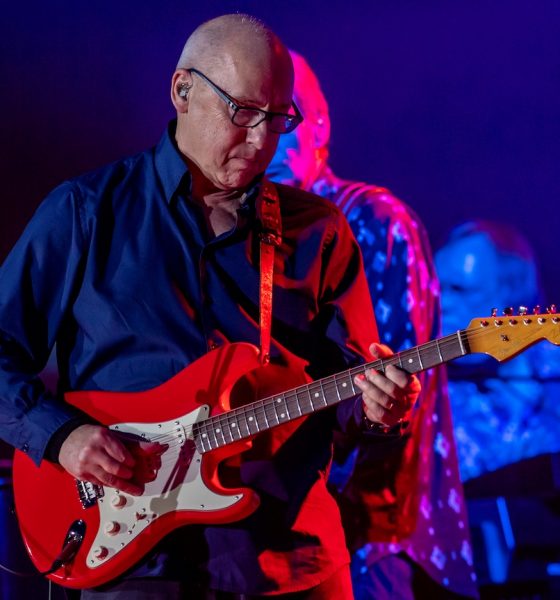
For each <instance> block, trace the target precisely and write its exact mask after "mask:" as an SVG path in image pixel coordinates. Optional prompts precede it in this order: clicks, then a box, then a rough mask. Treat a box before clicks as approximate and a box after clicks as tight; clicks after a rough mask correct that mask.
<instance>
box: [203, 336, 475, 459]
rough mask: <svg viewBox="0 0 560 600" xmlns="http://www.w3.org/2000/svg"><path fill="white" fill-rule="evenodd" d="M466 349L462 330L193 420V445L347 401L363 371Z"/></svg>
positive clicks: (213, 443) (211, 445) (211, 446)
mask: <svg viewBox="0 0 560 600" xmlns="http://www.w3.org/2000/svg"><path fill="white" fill-rule="evenodd" d="M468 353H469V349H468V342H467V336H466V332H465V331H464V330H461V331H457V333H454V334H452V335H448V336H446V337H443V338H440V339H438V340H434V341H431V342H427V343H426V344H422V345H421V346H415V347H414V348H410V349H408V350H403V351H402V352H398V353H397V354H393V355H392V356H390V357H388V358H384V359H378V360H375V361H373V362H370V363H367V364H364V365H360V366H359V367H354V368H352V369H349V370H347V371H343V372H341V373H338V374H336V375H331V376H329V377H325V378H323V379H318V380H317V381H313V382H311V383H308V384H306V385H302V386H300V387H297V388H293V389H291V390H288V391H286V392H282V393H280V394H276V395H274V396H270V397H268V398H264V399H263V400H257V401H256V402H252V403H250V404H247V405H245V406H241V407H239V408H236V409H233V410H231V411H228V412H226V413H223V414H220V415H216V416H215V417H210V418H209V419H206V420H204V421H201V422H198V423H195V424H194V425H193V435H194V438H195V443H196V446H197V449H198V451H199V452H201V453H204V452H208V451H210V450H215V449H216V448H220V447H222V446H225V445H227V444H231V443H233V442H237V441H240V440H244V439H247V438H249V437H251V436H254V435H255V434H257V433H261V432H262V431H266V430H268V429H271V428H272V427H277V426H278V425H281V424H282V423H287V422H289V421H292V420H294V419H298V418H299V417H302V416H305V415H309V414H311V413H314V412H316V411H319V410H322V409H324V408H326V407H327V406H333V405H335V404H338V403H339V402H342V401H343V400H348V399H350V398H352V397H354V396H356V395H357V394H359V393H360V390H359V389H358V388H356V387H355V385H354V377H355V376H356V375H359V374H363V373H365V371H366V370H367V369H375V370H377V371H381V372H385V369H386V368H387V367H388V366H389V365H396V366H398V367H400V368H401V369H403V370H405V371H407V372H408V373H418V372H420V371H424V370H426V369H431V368H432V367H435V366H437V365H440V364H442V363H444V362H447V361H449V360H453V359H454V358H458V357H459V356H463V355H465V354H468Z"/></svg>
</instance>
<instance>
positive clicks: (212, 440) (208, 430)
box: [204, 419, 220, 450]
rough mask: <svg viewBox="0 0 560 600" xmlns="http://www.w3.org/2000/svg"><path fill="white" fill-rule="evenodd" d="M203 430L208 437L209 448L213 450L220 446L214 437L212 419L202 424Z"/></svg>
mask: <svg viewBox="0 0 560 600" xmlns="http://www.w3.org/2000/svg"><path fill="white" fill-rule="evenodd" d="M204 430H205V432H206V434H207V436H208V442H209V443H210V448H211V449H212V450H214V449H215V448H217V447H218V446H219V445H220V444H219V442H218V438H217V437H216V432H215V431H214V419H208V421H206V423H205V424H204Z"/></svg>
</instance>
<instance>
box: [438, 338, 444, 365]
mask: <svg viewBox="0 0 560 600" xmlns="http://www.w3.org/2000/svg"><path fill="white" fill-rule="evenodd" d="M436 348H437V351H438V357H439V362H440V363H442V362H444V360H443V355H442V353H441V348H440V347H439V340H436Z"/></svg>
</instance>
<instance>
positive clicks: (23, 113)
mask: <svg viewBox="0 0 560 600" xmlns="http://www.w3.org/2000/svg"><path fill="white" fill-rule="evenodd" d="M236 10H240V11H246V12H250V13H253V14H255V15H257V16H260V17H262V18H263V19H264V20H265V21H267V22H268V23H269V24H270V25H271V26H272V27H273V29H275V30H276V31H277V33H279V34H280V36H281V37H282V38H283V39H284V41H285V42H286V43H287V44H288V45H289V46H291V47H293V48H294V49H296V50H298V51H300V52H301V53H302V54H303V55H304V56H306V57H307V58H308V60H309V62H310V63H311V65H312V66H313V67H314V69H315V70H316V71H317V73H318V75H319V79H320V80H321V82H322V84H323V88H324V91H325V94H326V96H327V98H328V100H329V102H330V106H331V114H332V120H333V136H332V165H333V167H334V168H335V170H336V172H337V173H338V174H339V175H340V176H343V177H346V178H355V179H363V180H367V181H369V182H372V183H377V184H380V185H384V186H387V187H389V188H391V189H392V190H393V192H395V193H396V194H397V195H398V196H400V197H401V198H402V199H404V200H406V201H407V202H408V203H409V204H411V205H412V206H413V207H414V209H415V210H416V211H417V212H418V213H419V214H420V216H421V217H422V218H423V220H424V222H425V224H426V226H427V228H428V231H429V233H430V236H431V239H432V243H433V245H434V246H435V247H437V246H438V245H440V244H441V243H442V241H443V240H444V238H445V234H446V233H447V231H448V230H449V228H450V227H451V226H452V225H454V224H456V223H457V222H458V221H460V220H463V219H467V218H473V217H483V218H495V219H503V220H504V221H508V222H511V223H514V224H517V225H518V226H519V227H520V228H521V229H522V230H523V231H524V232H525V233H526V235H527V236H528V237H529V239H530V241H531V242H532V243H533V245H534V246H535V249H536V251H537V254H538V257H539V263H540V267H541V269H542V272H543V279H544V282H545V288H546V296H547V299H548V300H549V302H553V301H556V302H557V303H560V281H559V278H558V276H557V272H558V266H557V261H558V247H559V244H558V232H559V229H560V215H559V213H560V207H559V204H560V203H559V201H558V167H559V164H560V161H559V159H560V109H559V108H558V102H559V95H560V94H559V92H560V2H558V1H556V0H543V1H540V0H535V1H533V2H527V0H508V1H505V0H502V1H494V2H490V1H489V0H485V1H482V0H452V1H450V0H439V1H438V0H423V1H422V2H419V1H416V2H412V1H406V0H370V1H367V2H366V1H361V2H350V1H349V0H345V1H342V0H335V1H332V2H326V1H325V0H283V1H280V2H266V1H264V0H261V1H259V0H253V1H250V0H245V1H242V0H240V1H236V2H233V1H227V0H219V1H218V0H214V1H206V2H203V1H200V2H197V3H195V2H191V1H184V0H183V1H181V2H179V1H166V0H160V1H153V0H152V1H144V2H142V1H139V0H134V1H133V0H96V1H95V2H91V1H90V2H82V1H81V0H76V1H72V2H71V1H68V0H66V1H61V0H54V1H49V2H38V1H37V0H33V1H32V2H20V3H18V4H17V5H16V4H15V3H8V2H3V3H2V11H1V13H0V14H1V15H2V17H1V18H0V74H1V79H0V82H1V90H0V109H1V111H0V114H1V120H0V127H1V129H0V133H1V139H2V161H1V164H2V169H1V172H0V177H1V181H2V185H1V189H2V200H1V208H0V211H1V212H0V258H2V257H3V256H5V254H6V253H7V252H8V250H9V248H10V247H11V246H12V244H13V243H14V241H15V240H16V238H17V237H18V235H19V234H20V232H21V230H22V228H23V227H24V225H25V223H26V222H27V220H28V219H29V217H30V216H31V214H32V212H33V210H34V208H35V207H36V205H37V204H38V202H39V201H40V200H41V198H42V197H43V196H44V195H45V194H46V193H47V192H48V191H49V190H50V189H51V188H52V187H53V186H54V185H56V184H57V183H58V182H60V181H61V180H63V179H64V178H67V177H71V176H74V175H77V174H79V173H81V172H83V171H85V170H88V169H92V168H95V167H98V166H100V165H103V164H104V163H107V162H109V161H111V160H113V159H116V158H118V157H121V156H123V155H126V154H130V153H134V152H136V151H138V150H141V149H143V148H145V147H147V146H150V145H152V144H154V143H156V142H157V140H158V139H159V136H160V134H161V132H162V130H163V128H164V126H165V124H166V122H167V121H168V119H169V118H170V117H172V116H173V112H172V107H171V104H170V101H169V98H168V88H169V80H170V77H171V74H172V72H173V69H174V66H175V63H176V60H177V58H178V56H179V53H180V51H181V48H182V45H183V43H184V40H185V39H186V37H187V36H188V35H189V33H190V32H191V31H192V30H193V29H194V27H196V26H197V25H198V24H199V23H200V22H201V21H203V20H205V19H207V18H211V17H213V16H217V15H219V14H223V13H226V12H234V11H236ZM489 308H490V307H489ZM473 316H480V315H473Z"/></svg>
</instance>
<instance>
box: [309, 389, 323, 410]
mask: <svg viewBox="0 0 560 600" xmlns="http://www.w3.org/2000/svg"><path fill="white" fill-rule="evenodd" d="M308 389H309V390H310V393H309V397H310V399H311V407H312V409H313V411H316V410H317V409H318V408H321V405H322V404H323V398H322V395H321V392H319V391H318V390H317V385H316V384H315V385H314V386H313V389H312V390H311V386H309V387H308ZM325 406H326V405H325Z"/></svg>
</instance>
